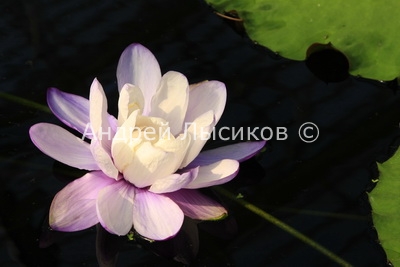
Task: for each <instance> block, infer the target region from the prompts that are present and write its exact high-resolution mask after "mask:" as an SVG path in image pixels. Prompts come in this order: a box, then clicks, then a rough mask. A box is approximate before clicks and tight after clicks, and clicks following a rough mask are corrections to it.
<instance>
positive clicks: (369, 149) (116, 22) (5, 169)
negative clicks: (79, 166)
mask: <svg viewBox="0 0 400 267" xmlns="http://www.w3.org/2000/svg"><path fill="white" fill-rule="evenodd" d="M0 12H1V13H0V14H1V16H0V88H1V89H0V90H1V92H3V93H4V92H6V93H9V94H12V95H15V96H19V97H23V98H25V99H29V100H32V101H35V102H37V103H41V104H43V105H46V99H45V94H46V89H47V88H48V87H50V86H53V87H58V88H60V89H61V90H64V91H67V92H71V93H75V94H79V95H82V96H85V97H87V96H88V93H89V86H90V83H91V81H92V80H93V78H95V77H97V78H98V79H99V80H100V82H101V83H102V84H103V86H104V87H105V90H106V93H107V96H108V98H109V101H110V103H116V101H117V97H118V92H117V89H116V88H117V86H116V78H115V70H116V64H117V61H118V58H119V55H120V53H121V52H122V51H123V49H124V48H125V47H126V46H128V45H129V44H130V43H133V42H140V43H142V44H144V45H145V46H147V47H148V48H149V49H150V50H152V51H153V53H154V54H155V55H156V57H157V59H158V60H159V62H160V65H161V68H162V70H163V72H166V71H168V70H176V71H180V72H182V73H184V74H185V75H186V76H187V77H188V79H189V81H190V82H191V83H194V82H199V81H202V80H205V79H208V80H213V79H216V80H220V81H223V82H224V83H225V84H226V85H227V89H228V102H227V107H226V110H225V113H224V115H223V117H222V119H221V122H220V123H219V126H220V127H222V126H229V127H233V126H234V127H251V128H252V129H253V128H255V127H265V126H269V127H271V128H273V129H275V128H276V127H286V128H287V133H288V136H289V137H288V139H287V140H280V141H279V140H276V139H273V140H271V141H269V142H268V144H267V146H266V151H265V152H263V153H262V154H261V155H260V156H259V157H258V158H257V159H256V160H252V161H249V162H247V163H246V164H244V165H243V166H242V169H241V173H240V174H239V176H238V177H237V178H235V181H233V182H231V183H229V184H228V185H226V186H224V187H225V188H226V189H228V190H230V191H231V192H232V193H234V194H237V193H241V194H242V195H243V196H244V198H245V199H246V200H247V201H250V202H252V203H253V204H255V205H257V206H258V207H260V208H262V209H264V210H265V211H267V212H269V213H271V214H273V215H274V216H276V217H278V218H279V219H281V220H282V221H284V222H286V223H288V224H289V225H291V226H293V227H295V228H296V229H298V230H299V231H301V232H302V233H304V234H306V235H307V236H309V237H310V238H312V239H314V240H315V241H317V242H319V243H320V244H321V245H323V246H325V247H326V248H328V249H329V250H331V251H332V252H334V253H336V254H337V255H339V256H340V257H342V258H343V259H345V260H346V261H348V262H350V263H351V264H353V265H356V266H385V265H386V256H385V253H384V252H383V250H382V249H381V247H380V246H379V244H378V243H377V236H376V232H375V230H374V229H373V226H372V221H371V217H370V214H371V211H370V206H369V203H368V200H367V195H366V191H367V190H369V189H371V187H372V183H371V179H374V178H376V177H377V175H378V172H377V169H376V165H375V162H376V161H384V160H386V159H387V158H388V157H389V156H390V155H391V153H393V152H394V151H395V149H396V148H397V146H398V136H399V134H400V131H399V122H400V96H399V94H398V93H397V91H396V89H397V87H394V88H393V86H392V87H389V86H387V85H386V84H383V83H379V82H376V81H369V80H366V79H361V78H356V77H349V78H347V79H346V80H344V81H342V82H339V83H329V84H326V83H324V82H322V81H321V80H319V79H318V78H316V77H315V76H314V75H313V74H312V73H311V72H310V71H309V70H308V68H307V67H306V64H305V63H304V62H296V61H290V60H286V59H282V58H280V57H279V56H276V55H274V54H273V53H271V52H269V51H268V50H266V49H264V48H262V47H259V46H257V45H255V44H254V43H252V42H251V41H250V40H248V39H247V38H246V37H243V36H241V35H240V34H239V33H237V32H236V31H235V30H233V29H232V28H231V27H230V26H229V25H228V24H227V23H226V22H225V21H224V20H223V19H221V18H219V17H217V16H215V15H214V14H213V13H212V10H211V9H210V8H209V7H208V6H207V5H206V4H205V3H203V2H202V1H196V0H191V1H187V0H186V1H184V0H181V1H180V0H168V1H161V0H159V1H156V0H151V1H105V0H101V1H99V0H96V1H94V0H93V1H49V0H48V1H45V0H36V1H34V0H32V1H29V0H25V1H11V0H10V1H4V0H3V1H2V2H1V4H0ZM294 42H295V40H294ZM110 112H111V113H114V114H115V112H116V108H115V106H112V105H111V104H110ZM41 121H45V122H52V123H57V124H60V125H61V123H60V122H59V121H57V120H56V118H55V116H53V115H51V114H48V113H46V112H43V111H40V110H37V109H35V108H32V107H28V106H24V105H20V104H17V103H15V102H14V101H11V100H7V99H4V98H0V127H1V128H0V129H1V131H0V137H1V138H0V145H1V156H0V166H1V179H2V185H1V194H0V216H1V219H0V238H1V241H2V242H1V243H0V246H1V250H0V265H1V266H18V265H25V266H97V260H96V248H95V242H96V241H95V239H96V231H95V229H94V228H93V229H89V230H86V231H82V232H79V233H68V234H62V235H60V236H57V238H55V241H54V244H52V245H50V246H48V247H46V248H39V237H40V235H41V233H42V230H43V229H46V224H45V223H44V222H46V216H47V213H48V208H49V205H50V203H51V200H52V198H53V196H54V195H55V194H56V193H57V192H58V191H59V190H60V189H61V188H62V187H63V186H64V185H65V184H66V183H67V181H66V180H65V179H64V180H63V179H60V177H59V175H57V173H56V174H55V173H54V170H57V169H58V168H57V165H56V166H55V167H54V160H52V159H50V158H48V157H47V156H45V155H44V154H42V153H41V152H40V151H39V150H38V149H36V148H35V147H34V145H33V144H32V143H31V141H30V139H29V136H28V129H29V127H30V126H31V125H32V124H34V123H37V122H41ZM308 121H310V122H314V123H315V124H316V125H318V127H319V129H320V136H319V138H318V140H317V141H316V142H314V143H309V144H307V143H304V142H302V141H301V140H300V138H299V137H298V135H297V131H298V129H299V127H300V125H301V124H303V123H304V122H308ZM222 144H224V143H223V142H221V141H215V142H211V143H210V144H209V147H212V146H219V145H222ZM57 178H58V179H57ZM219 197H220V199H221V201H223V202H224V204H225V205H226V206H227V208H228V209H229V210H230V213H231V215H232V217H233V218H234V219H235V220H236V224H237V227H238V230H237V231H238V232H237V234H236V235H233V236H231V238H230V239H224V236H218V235H213V234H211V233H210V232H213V230H214V232H218V227H221V225H216V224H214V225H213V224H208V225H207V224H202V225H201V226H200V227H199V239H200V248H199V253H198V257H197V258H196V259H195V260H194V262H193V264H194V265H195V266H231V265H233V266H334V265H335V264H334V263H333V262H332V261H331V260H330V259H328V258H327V257H326V256H324V255H322V254H320V253H319V252H317V251H315V250H314V249H312V248H311V247H309V246H308V245H306V244H304V243H302V242H301V241H299V240H297V239H296V238H294V237H292V236H291V235H289V234H287V233H286V232H284V231H282V230H280V229H278V228H277V227H275V226H274V225H272V224H270V223H268V222H266V221H264V220H263V219H261V218H259V217H257V216H256V215H254V214H252V213H250V212H249V211H247V210H245V209H244V208H243V207H241V206H239V205H237V204H236V203H234V202H232V201H230V200H228V199H226V198H224V197H222V196H219ZM223 226H224V225H223V224H222V227H223ZM210 229H211V230H210ZM207 230H208V231H207ZM156 265H157V266H160V265H164V266H181V265H182V264H181V263H177V262H174V261H172V260H169V259H165V258H164V257H159V256H156V255H154V254H153V253H152V252H150V251H149V250H147V249H145V248H142V247H141V246H139V245H138V244H136V243H135V242H126V244H125V245H124V246H122V249H121V252H120V256H119V259H118V266H156Z"/></svg>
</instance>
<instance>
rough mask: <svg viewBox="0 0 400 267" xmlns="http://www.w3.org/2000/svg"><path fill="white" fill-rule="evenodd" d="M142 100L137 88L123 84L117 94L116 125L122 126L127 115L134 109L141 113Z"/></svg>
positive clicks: (140, 92)
mask: <svg viewBox="0 0 400 267" xmlns="http://www.w3.org/2000/svg"><path fill="white" fill-rule="evenodd" d="M143 107H144V98H143V94H142V91H141V90H140V89H139V87H137V86H135V85H132V84H128V83H127V84H125V85H124V86H123V87H122V89H121V91H120V92H119V100H118V123H119V125H122V124H123V123H124V122H125V120H126V119H127V118H128V117H129V115H130V114H131V113H132V112H133V111H134V110H136V109H140V112H142V111H143Z"/></svg>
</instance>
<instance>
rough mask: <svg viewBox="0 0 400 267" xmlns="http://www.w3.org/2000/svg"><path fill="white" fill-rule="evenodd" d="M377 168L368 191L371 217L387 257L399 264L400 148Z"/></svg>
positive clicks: (395, 264) (396, 264)
mask: <svg viewBox="0 0 400 267" xmlns="http://www.w3.org/2000/svg"><path fill="white" fill-rule="evenodd" d="M378 168H379V172H380V177H379V180H378V183H377V185H376V187H375V188H374V189H373V190H372V191H371V193H369V200H370V203H371V206H372V219H373V222H374V226H375V228H376V230H377V232H378V237H379V241H380V242H381V245H382V247H383V248H384V249H385V251H386V254H387V256H388V259H389V260H390V261H391V262H392V263H393V264H394V266H400V223H399V222H400V149H399V150H397V152H396V154H395V155H394V156H393V157H392V158H390V159H389V160H388V161H386V162H384V163H383V164H378Z"/></svg>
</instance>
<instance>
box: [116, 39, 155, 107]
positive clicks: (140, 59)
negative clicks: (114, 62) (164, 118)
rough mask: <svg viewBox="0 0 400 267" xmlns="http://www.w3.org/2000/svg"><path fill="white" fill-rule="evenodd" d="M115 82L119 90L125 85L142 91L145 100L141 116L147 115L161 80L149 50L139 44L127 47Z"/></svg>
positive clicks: (121, 58)
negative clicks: (130, 85)
mask: <svg viewBox="0 0 400 267" xmlns="http://www.w3.org/2000/svg"><path fill="white" fill-rule="evenodd" d="M117 80H118V89H119V90H121V89H122V87H123V86H124V84H126V83H130V84H133V85H135V86H138V87H139V88H140V89H141V90H142V92H143V96H144V100H145V105H144V109H143V115H148V114H149V112H150V105H151V98H152V97H153V95H154V94H155V93H156V90H157V88H158V86H159V84H160V80H161V70H160V65H159V64H158V62H157V59H156V58H155V57H154V55H153V54H152V53H151V52H150V50H148V49H147V48H146V47H144V46H142V45H140V44H131V45H130V46H128V47H127V48H126V49H125V50H124V52H122V55H121V57H120V59H119V62H118V67H117Z"/></svg>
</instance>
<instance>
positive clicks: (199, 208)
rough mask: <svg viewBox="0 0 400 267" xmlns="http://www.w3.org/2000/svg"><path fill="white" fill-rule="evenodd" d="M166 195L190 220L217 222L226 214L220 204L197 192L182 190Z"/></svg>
mask: <svg viewBox="0 0 400 267" xmlns="http://www.w3.org/2000/svg"><path fill="white" fill-rule="evenodd" d="M166 195H167V196H168V197H169V198H171V199H172V200H173V201H174V202H175V203H176V204H178V206H179V207H180V208H181V209H182V211H183V213H184V214H185V215H186V216H188V217H190V218H192V219H197V220H218V219H221V218H223V217H224V216H226V215H227V214H228V212H227V211H226V209H225V208H224V207H223V206H222V205H221V204H219V203H218V202H217V201H215V200H213V199H211V198H209V197H207V196H205V195H203V194H202V193H200V192H199V191H197V190H191V189H182V190H179V191H176V192H173V193H168V194H166Z"/></svg>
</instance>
